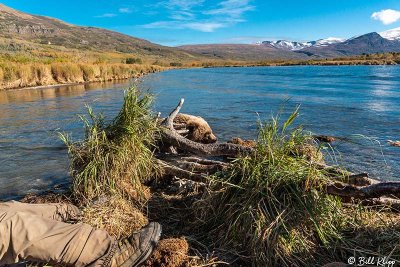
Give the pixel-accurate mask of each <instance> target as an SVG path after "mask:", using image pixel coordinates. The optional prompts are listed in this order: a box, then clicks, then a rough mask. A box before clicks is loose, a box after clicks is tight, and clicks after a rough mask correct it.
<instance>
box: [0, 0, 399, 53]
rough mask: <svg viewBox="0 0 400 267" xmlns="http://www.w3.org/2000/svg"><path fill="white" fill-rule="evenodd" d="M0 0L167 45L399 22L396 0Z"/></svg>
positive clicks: (319, 33) (331, 32)
mask: <svg viewBox="0 0 400 267" xmlns="http://www.w3.org/2000/svg"><path fill="white" fill-rule="evenodd" d="M0 1H1V3H3V4H5V5H7V6H10V7H12V8H15V9H18V10H21V11H23V12H27V13H31V14H36V15H45V16H50V17H55V18H58V19H61V20H64V21H66V22H69V23H72V24H76V25H81V26H95V27H101V28H107V29H110V30H114V31H118V32H122V33H125V34H128V35H131V36H135V37H139V38H143V39H147V40H149V41H152V42H154V43H158V44H162V45H168V46H178V45H184V44H204V43H255V42H258V41H265V40H280V39H285V40H291V41H311V40H318V39H321V38H327V37H339V38H350V37H353V36H357V35H361V34H365V33H369V32H374V31H376V32H380V31H385V30H388V29H393V28H397V27H400V0H186V1H185V0H160V1H146V0H0Z"/></svg>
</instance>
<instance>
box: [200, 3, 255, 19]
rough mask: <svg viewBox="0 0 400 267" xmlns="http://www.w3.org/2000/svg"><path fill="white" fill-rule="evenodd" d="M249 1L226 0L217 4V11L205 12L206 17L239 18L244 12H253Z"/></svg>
mask: <svg viewBox="0 0 400 267" xmlns="http://www.w3.org/2000/svg"><path fill="white" fill-rule="evenodd" d="M249 2H250V1H249V0H227V1H223V2H221V3H219V5H218V6H219V7H218V8H217V9H212V10H208V11H205V12H204V14H208V15H226V16H230V17H231V18H237V17H241V16H242V15H243V13H245V12H246V11H251V10H254V8H255V7H254V6H252V5H250V4H249Z"/></svg>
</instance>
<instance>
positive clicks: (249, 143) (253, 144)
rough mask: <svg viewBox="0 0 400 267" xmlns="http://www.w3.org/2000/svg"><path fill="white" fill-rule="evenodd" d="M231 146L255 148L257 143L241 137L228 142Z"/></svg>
mask: <svg viewBox="0 0 400 267" xmlns="http://www.w3.org/2000/svg"><path fill="white" fill-rule="evenodd" d="M228 143H230V144H235V145H241V146H245V147H250V148H255V147H256V145H257V142H256V141H254V140H243V139H241V138H240V137H234V138H232V140H230V141H228Z"/></svg>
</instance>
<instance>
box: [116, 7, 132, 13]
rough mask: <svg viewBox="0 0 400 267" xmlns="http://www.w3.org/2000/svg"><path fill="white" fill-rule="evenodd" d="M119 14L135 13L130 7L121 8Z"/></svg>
mask: <svg viewBox="0 0 400 267" xmlns="http://www.w3.org/2000/svg"><path fill="white" fill-rule="evenodd" d="M118 12H119V13H123V14H130V13H132V12H133V11H132V9H130V8H129V7H121V8H120V9H118Z"/></svg>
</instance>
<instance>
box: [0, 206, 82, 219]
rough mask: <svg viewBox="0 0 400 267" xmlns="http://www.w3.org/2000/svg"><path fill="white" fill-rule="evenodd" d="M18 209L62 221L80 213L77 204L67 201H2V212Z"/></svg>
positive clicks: (0, 210)
mask: <svg viewBox="0 0 400 267" xmlns="http://www.w3.org/2000/svg"><path fill="white" fill-rule="evenodd" d="M17 211H19V212H25V213H28V214H31V215H37V216H40V217H43V218H46V219H52V220H57V221H61V222H65V221H68V220H70V219H72V218H76V217H77V216H78V215H79V214H80V211H79V209H78V208H77V207H76V206H74V205H72V204H65V203H54V204H47V203H46V204H28V203H21V202H17V201H8V202H2V203H0V212H17Z"/></svg>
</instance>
